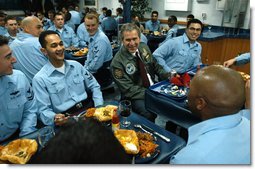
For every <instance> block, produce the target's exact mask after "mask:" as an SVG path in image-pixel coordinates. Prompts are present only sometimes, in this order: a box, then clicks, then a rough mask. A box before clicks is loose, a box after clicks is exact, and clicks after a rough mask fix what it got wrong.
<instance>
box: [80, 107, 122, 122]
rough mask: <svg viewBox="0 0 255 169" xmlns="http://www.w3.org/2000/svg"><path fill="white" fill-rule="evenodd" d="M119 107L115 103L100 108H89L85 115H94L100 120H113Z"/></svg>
mask: <svg viewBox="0 0 255 169" xmlns="http://www.w3.org/2000/svg"><path fill="white" fill-rule="evenodd" d="M117 109H118V107H117V106H114V105H107V106H105V107H99V108H89V109H87V110H86V113H85V114H84V116H85V117H94V118H96V119H97V120H98V121H100V122H107V121H110V120H112V116H113V114H114V112H115V111H117Z"/></svg>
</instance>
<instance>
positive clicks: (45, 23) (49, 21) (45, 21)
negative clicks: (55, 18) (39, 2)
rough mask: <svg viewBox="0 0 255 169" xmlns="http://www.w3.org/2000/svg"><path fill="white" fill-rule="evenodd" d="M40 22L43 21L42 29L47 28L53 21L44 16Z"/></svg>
mask: <svg viewBox="0 0 255 169" xmlns="http://www.w3.org/2000/svg"><path fill="white" fill-rule="evenodd" d="M42 23H43V30H47V29H48V28H49V27H51V26H52V25H54V24H53V22H51V20H50V19H48V18H46V17H44V18H43V19H42Z"/></svg>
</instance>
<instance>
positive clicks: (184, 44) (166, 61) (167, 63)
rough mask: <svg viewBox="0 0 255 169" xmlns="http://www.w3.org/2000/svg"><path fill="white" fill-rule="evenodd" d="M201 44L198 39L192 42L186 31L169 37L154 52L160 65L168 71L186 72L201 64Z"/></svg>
mask: <svg viewBox="0 0 255 169" xmlns="http://www.w3.org/2000/svg"><path fill="white" fill-rule="evenodd" d="M201 50H202V48H201V45H200V44H199V43H198V42H197V41H196V42H194V43H190V41H189V39H188V37H187V35H186V33H184V34H183V35H182V36H178V37H175V38H172V39H169V40H168V41H166V42H165V43H164V44H162V45H161V46H160V47H158V48H157V49H156V50H155V51H154V52H153V57H155V58H156V59H157V61H158V63H159V64H160V65H162V66H163V68H164V69H165V71H166V72H171V70H175V71H177V72H178V73H184V72H186V71H187V70H189V69H191V68H193V67H194V66H197V65H200V64H201Z"/></svg>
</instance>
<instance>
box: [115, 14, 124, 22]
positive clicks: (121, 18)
mask: <svg viewBox="0 0 255 169" xmlns="http://www.w3.org/2000/svg"><path fill="white" fill-rule="evenodd" d="M114 19H115V20H116V22H117V24H122V23H123V22H124V19H123V16H120V15H118V16H116V17H115V18H114Z"/></svg>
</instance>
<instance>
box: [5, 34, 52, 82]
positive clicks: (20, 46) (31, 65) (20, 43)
mask: <svg viewBox="0 0 255 169" xmlns="http://www.w3.org/2000/svg"><path fill="white" fill-rule="evenodd" d="M10 48H11V49H12V52H13V56H14V57H15V58H16V59H17V62H16V63H15V64H14V65H13V66H14V68H15V69H18V70H20V71H22V72H23V73H24V74H25V75H26V76H27V78H28V80H29V82H30V83H32V79H33V77H34V75H35V74H36V73H37V72H38V71H39V70H41V68H42V67H43V66H44V65H45V64H46V63H47V60H48V58H47V57H46V56H44V54H43V53H42V52H41V50H40V49H41V44H40V43H39V40H38V37H34V36H33V35H31V34H28V33H24V32H22V31H21V32H19V33H18V34H17V37H16V39H15V40H14V41H13V42H12V43H11V45H10Z"/></svg>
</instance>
